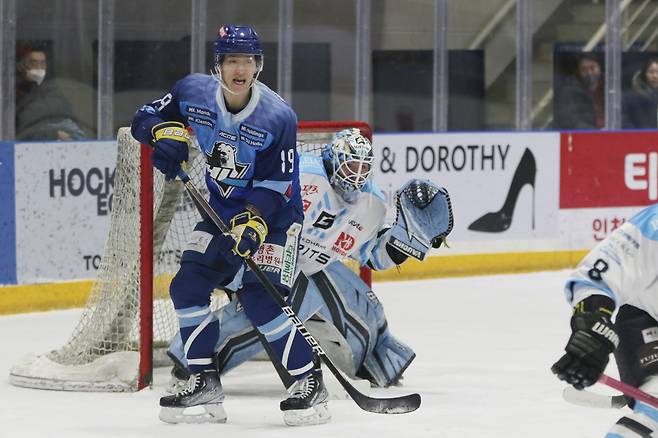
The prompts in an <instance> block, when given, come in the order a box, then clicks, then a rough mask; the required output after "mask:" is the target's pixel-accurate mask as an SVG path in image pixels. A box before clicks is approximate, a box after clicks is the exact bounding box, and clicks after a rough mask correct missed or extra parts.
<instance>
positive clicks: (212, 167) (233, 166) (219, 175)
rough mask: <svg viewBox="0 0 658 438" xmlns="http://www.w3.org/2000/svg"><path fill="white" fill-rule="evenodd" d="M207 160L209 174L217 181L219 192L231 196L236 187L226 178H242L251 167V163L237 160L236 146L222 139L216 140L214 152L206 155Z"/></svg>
mask: <svg viewBox="0 0 658 438" xmlns="http://www.w3.org/2000/svg"><path fill="white" fill-rule="evenodd" d="M206 160H207V171H208V174H209V175H210V176H211V177H212V178H213V179H214V180H215V181H216V182H217V187H218V188H219V192H220V194H221V195H222V196H224V197H227V196H229V195H230V194H231V192H232V191H233V189H234V188H235V186H234V185H232V184H228V183H226V182H224V180H226V179H240V178H242V177H243V176H244V175H245V173H247V169H249V164H247V163H240V162H239V161H238V160H237V149H236V147H235V146H232V145H230V144H228V143H224V142H222V141H217V142H215V144H214V146H213V149H212V153H211V154H210V155H206Z"/></svg>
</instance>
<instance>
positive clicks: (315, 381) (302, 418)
mask: <svg viewBox="0 0 658 438" xmlns="http://www.w3.org/2000/svg"><path fill="white" fill-rule="evenodd" d="M328 398H329V393H328V392H327V388H326V387H325V386H324V382H323V381H322V371H320V370H317V369H316V370H315V371H314V372H313V373H312V374H309V375H308V376H306V378H304V379H303V380H300V381H299V382H297V383H296V384H295V385H294V386H293V387H292V388H291V395H290V397H288V398H287V399H285V400H283V401H282V402H281V405H280V408H281V410H282V411H283V421H284V422H285V423H286V424H287V425H288V426H307V425H313V424H324V423H327V422H328V421H329V420H331V413H330V412H329V408H328V407H327V399H328Z"/></svg>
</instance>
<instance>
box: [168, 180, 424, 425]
mask: <svg viewBox="0 0 658 438" xmlns="http://www.w3.org/2000/svg"><path fill="white" fill-rule="evenodd" d="M178 177H179V178H180V179H181V181H182V182H183V184H184V185H185V189H186V190H187V192H188V193H189V194H190V196H191V197H192V198H193V199H194V200H195V201H196V203H197V206H200V207H201V208H202V209H203V210H204V211H205V212H206V213H207V214H208V216H209V217H210V219H211V220H212V221H213V223H214V224H215V225H217V228H219V230H220V231H221V232H222V233H227V234H228V233H230V230H229V228H228V227H227V226H226V224H225V223H224V222H223V221H222V219H221V218H220V217H219V215H218V214H217V213H216V212H215V211H214V210H213V209H212V207H211V206H210V204H208V201H206V199H205V198H204V197H203V196H202V195H201V193H199V190H198V189H197V188H196V186H195V185H194V183H193V182H192V181H191V180H190V177H189V176H188V175H187V173H185V171H183V170H182V169H181V170H179V172H178ZM245 263H246V264H247V266H248V267H249V269H251V271H252V273H253V274H254V275H255V276H256V278H257V279H258V280H259V281H260V283H261V284H262V285H263V287H264V288H265V290H266V291H267V292H268V293H269V294H270V296H271V297H272V298H273V299H274V300H275V301H276V302H277V303H278V304H279V306H281V310H283V313H284V314H285V315H286V316H287V317H288V318H289V319H290V320H291V321H292V323H293V325H294V326H295V328H296V329H297V330H298V331H299V332H300V334H301V335H302V336H303V337H304V339H305V340H306V342H308V344H309V345H310V346H311V348H312V349H313V351H314V352H315V353H316V354H317V355H318V356H320V358H321V359H322V361H323V362H324V363H325V365H327V367H328V368H329V370H330V371H331V372H332V374H333V375H334V376H336V379H337V380H338V382H339V383H340V384H341V386H342V387H343V388H344V389H345V391H346V392H347V393H348V394H349V395H350V397H352V400H354V402H355V403H356V404H357V405H358V406H359V407H360V408H361V409H363V410H364V411H368V412H373V413H377V414H405V413H407V412H413V411H415V410H416V409H418V407H419V406H420V395H419V394H409V395H406V396H401V397H393V398H374V397H368V396H367V395H365V394H362V393H361V392H359V391H358V390H357V389H356V388H355V387H354V386H352V384H351V383H350V382H348V381H347V380H346V379H345V378H344V377H343V375H342V374H341V373H340V371H339V370H338V368H336V365H334V364H333V362H331V359H330V358H329V357H328V356H327V354H326V353H325V352H324V350H323V349H322V347H321V346H320V344H319V343H318V341H316V340H315V338H314V337H313V335H311V333H310V332H309V331H308V330H307V329H306V327H305V326H304V324H303V323H302V321H301V320H300V319H299V317H298V316H297V315H296V314H295V312H294V311H293V310H292V309H291V308H290V306H288V304H287V303H286V301H285V300H284V299H283V297H282V296H281V295H280V294H279V292H278V291H277V290H276V288H275V287H274V285H273V284H272V282H271V281H270V280H269V278H267V277H266V276H265V274H264V273H263V271H262V270H261V269H260V267H259V266H258V265H257V264H256V262H254V261H253V260H252V259H251V258H246V259H245Z"/></svg>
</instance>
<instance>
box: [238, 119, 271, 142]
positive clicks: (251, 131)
mask: <svg viewBox="0 0 658 438" xmlns="http://www.w3.org/2000/svg"><path fill="white" fill-rule="evenodd" d="M240 132H244V133H245V134H247V135H251V136H252V137H256V138H260V139H261V140H265V138H267V132H265V131H261V130H260V129H256V128H253V127H251V126H247V125H245V124H244V123H242V124H241V125H240Z"/></svg>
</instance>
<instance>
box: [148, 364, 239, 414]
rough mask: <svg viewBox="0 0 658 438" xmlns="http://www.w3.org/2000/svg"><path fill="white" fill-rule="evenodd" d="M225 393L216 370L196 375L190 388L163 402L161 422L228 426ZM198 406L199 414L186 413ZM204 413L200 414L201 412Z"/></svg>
mask: <svg viewBox="0 0 658 438" xmlns="http://www.w3.org/2000/svg"><path fill="white" fill-rule="evenodd" d="M223 402H224V391H223V390H222V384H221V382H220V380H219V374H218V373H217V372H216V371H202V372H201V373H199V374H192V375H191V376H190V379H189V380H188V382H187V388H185V389H184V390H182V391H181V392H179V393H177V394H174V395H169V396H166V397H162V398H161V399H160V406H161V408H160V420H162V421H164V422H165V423H173V424H177V423H226V412H225V411H224V406H223V405H222V403H223ZM193 407H197V409H196V412H197V413H185V410H186V409H188V408H193ZM201 408H202V409H203V412H198V411H199V410H200V409H201Z"/></svg>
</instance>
